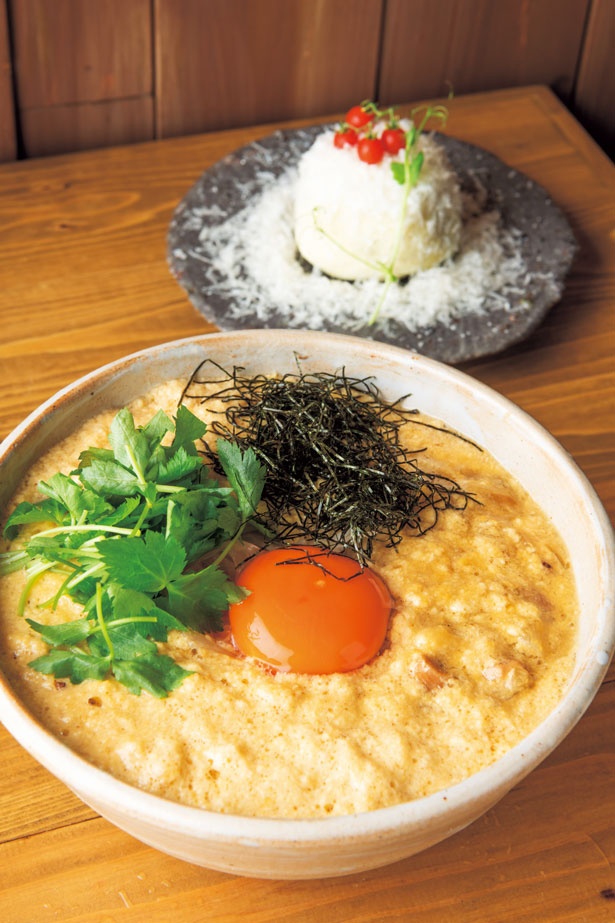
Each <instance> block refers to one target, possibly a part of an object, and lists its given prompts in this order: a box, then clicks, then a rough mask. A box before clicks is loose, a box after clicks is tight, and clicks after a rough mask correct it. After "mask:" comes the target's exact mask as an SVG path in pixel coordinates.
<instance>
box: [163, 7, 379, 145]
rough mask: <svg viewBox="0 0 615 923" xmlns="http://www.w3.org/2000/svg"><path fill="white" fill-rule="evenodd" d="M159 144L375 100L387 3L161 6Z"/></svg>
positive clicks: (329, 111)
mask: <svg viewBox="0 0 615 923" xmlns="http://www.w3.org/2000/svg"><path fill="white" fill-rule="evenodd" d="M155 9H156V83H157V86H156V101H157V132H158V136H159V137H167V136H171V135H179V134H187V133H191V132H198V131H207V130H214V129H222V128H231V127H238V126H241V125H247V124H251V123H255V122H268V121H275V120H280V119H286V118H300V117H304V116H305V117H307V116H312V115H318V114H324V113H332V112H336V111H338V110H339V109H343V108H344V107H345V106H346V105H347V104H348V103H349V102H353V101H355V100H357V101H360V100H361V99H365V98H367V97H370V96H373V95H374V93H375V89H376V75H377V67H378V54H379V40H380V38H379V36H380V25H381V15H382V0H155Z"/></svg>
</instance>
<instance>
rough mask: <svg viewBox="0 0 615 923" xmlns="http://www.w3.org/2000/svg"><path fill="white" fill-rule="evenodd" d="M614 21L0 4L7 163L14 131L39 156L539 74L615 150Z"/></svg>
mask: <svg viewBox="0 0 615 923" xmlns="http://www.w3.org/2000/svg"><path fill="white" fill-rule="evenodd" d="M5 13H6V14H8V15H6V16H3V14H5ZM614 18H615V0H0V159H5V160H6V159H12V158H13V157H15V156H16V155H17V141H16V138H19V139H20V142H21V144H22V147H23V152H22V153H23V154H24V155H25V156H35V155H44V154H52V153H58V152H62V151H70V150H79V149H83V148H87V147H103V146H108V145H111V144H122V143H131V142H134V141H141V140H147V139H149V138H152V137H166V136H171V135H180V134H191V133H195V132H200V131H209V130H215V129H221V128H233V127H239V126H241V125H245V124H251V123H257V122H270V121H276V120H278V119H285V118H299V117H302V116H305V117H308V116H314V115H316V116H318V115H323V116H325V115H327V114H330V113H333V112H338V111H343V110H344V109H345V108H347V106H349V105H351V104H352V103H354V102H357V101H360V100H361V99H365V98H368V97H371V98H378V99H379V100H380V101H381V102H383V103H397V102H402V101H408V100H413V99H433V98H435V97H438V96H443V95H446V93H447V92H448V89H449V86H450V87H452V88H453V90H454V91H455V92H456V93H458V94H461V93H467V92H474V91H481V90H488V89H492V88H500V87H506V86H519V85H523V84H531V83H545V84H547V85H549V86H551V87H552V88H553V89H555V90H556V92H558V93H559V95H560V96H561V98H562V99H563V100H564V101H565V102H566V103H568V104H569V105H570V106H571V109H572V111H573V113H575V114H576V115H578V116H579V117H580V118H581V121H582V122H583V123H584V124H585V125H586V127H587V128H588V129H589V130H590V132H592V133H593V134H594V136H595V137H596V138H597V140H598V141H599V142H601V143H603V144H604V145H605V146H606V147H607V150H609V148H610V151H611V152H613V150H614V149H615V110H614V105H613V99H614V97H615V68H613V65H612V56H613V44H614V42H615V25H614ZM11 54H12V56H13V60H12V61H11ZM11 65H12V67H11ZM11 81H12V85H11ZM14 100H16V104H15V106H14V102H13V101H14Z"/></svg>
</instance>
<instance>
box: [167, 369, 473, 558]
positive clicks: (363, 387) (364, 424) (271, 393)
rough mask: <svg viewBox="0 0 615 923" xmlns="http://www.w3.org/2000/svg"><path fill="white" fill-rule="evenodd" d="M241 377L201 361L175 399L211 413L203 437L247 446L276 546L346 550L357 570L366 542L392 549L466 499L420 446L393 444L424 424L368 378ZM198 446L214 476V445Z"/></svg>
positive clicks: (367, 550) (367, 553) (366, 553)
mask: <svg viewBox="0 0 615 923" xmlns="http://www.w3.org/2000/svg"><path fill="white" fill-rule="evenodd" d="M243 372H244V369H243V368H241V367H235V368H234V369H233V371H232V372H229V371H227V370H226V369H224V368H222V367H221V366H219V365H218V364H217V363H215V362H213V361H212V360H205V361H204V362H202V363H201V364H200V365H199V366H198V368H197V369H196V370H195V372H194V373H193V375H192V377H191V379H190V381H189V383H188V385H187V386H186V388H185V389H184V393H183V395H182V399H183V397H190V398H192V399H196V400H200V401H201V402H202V403H203V404H204V405H206V406H207V410H208V412H210V413H213V414H215V416H214V420H213V422H212V423H211V424H210V427H209V432H210V433H213V434H214V435H215V436H219V437H220V436H221V437H224V438H225V439H228V440H230V441H232V442H235V443H237V445H238V446H239V447H240V448H241V449H243V450H245V449H247V448H248V447H251V448H252V449H253V450H254V452H255V454H256V455H257V457H258V458H259V459H260V461H261V462H262V463H263V464H264V465H265V466H266V469H267V476H266V481H265V487H264V490H263V495H262V503H261V507H260V508H259V518H260V522H261V524H262V525H263V526H264V527H265V528H266V529H267V530H268V531H270V532H272V533H274V534H275V536H276V539H277V540H278V541H282V542H285V543H298V542H301V543H306V542H307V543H313V544H317V545H320V546H322V547H324V548H327V549H329V550H331V551H340V552H347V553H348V552H350V553H352V554H354V555H355V556H356V558H357V560H358V561H359V562H360V563H361V565H365V564H366V563H367V562H368V561H369V559H370V558H371V556H372V552H373V546H374V542H384V543H385V544H386V545H387V546H389V547H393V546H396V545H397V544H398V543H399V542H400V541H401V539H402V537H403V535H404V534H410V535H414V536H418V535H423V534H425V533H426V532H428V531H429V530H430V529H432V528H433V527H434V526H435V525H436V523H437V521H438V517H439V514H440V512H441V511H443V510H446V509H455V510H464V509H465V508H466V507H467V504H468V501H469V500H470V499H474V498H473V497H472V496H471V494H469V493H467V492H466V491H464V490H463V489H462V488H461V487H460V486H459V484H457V482H456V481H454V480H452V479H451V478H448V477H444V476H442V475H439V474H433V473H431V472H429V471H425V470H423V469H422V468H421V467H420V466H419V464H418V461H417V456H420V454H421V453H422V452H423V451H425V449H424V448H419V449H413V450H409V449H408V448H406V447H405V446H404V445H402V443H401V441H400V427H401V426H402V425H404V424H406V423H412V424H417V425H420V426H424V425H427V426H429V424H424V423H423V422H422V421H420V420H417V419H416V414H417V413H418V411H417V410H412V409H408V408H405V407H404V406H403V403H404V400H405V398H399V399H398V400H397V401H396V402H395V403H393V404H390V403H386V402H385V401H384V400H383V399H382V397H381V396H380V392H379V390H378V388H377V387H376V385H375V384H374V382H373V379H371V378H354V377H350V376H348V375H346V373H345V370H343V369H342V370H341V371H339V372H335V373H329V372H317V373H310V374H306V373H303V372H302V371H301V369H300V367H299V370H298V372H297V373H289V374H286V375H283V376H281V377H277V378H272V377H268V376H266V375H255V376H246V375H244V374H243ZM211 375H213V377H210V376H211ZM221 375H222V377H220V376H221ZM211 385H215V386H216V387H215V390H214V391H213V392H212V393H208V392H207V391H206V388H209V386H211ZM214 401H221V402H222V404H223V409H222V410H221V411H219V410H216V409H215V407H214V406H212V404H213V402H214ZM432 428H436V429H437V428H438V427H432ZM460 438H463V437H460ZM466 441H467V440H466ZM203 445H204V448H203V451H204V454H205V455H206V456H207V458H208V459H209V461H210V463H211V465H212V466H213V467H214V468H215V469H218V470H219V464H218V462H217V458H216V454H215V447H214V446H213V445H212V446H209V445H207V444H206V443H205V442H204V444H203Z"/></svg>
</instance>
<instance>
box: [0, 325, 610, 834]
mask: <svg viewBox="0 0 615 923" xmlns="http://www.w3.org/2000/svg"><path fill="white" fill-rule="evenodd" d="M272 335H275V336H276V337H278V338H279V337H280V336H281V337H282V338H285V339H288V340H289V342H294V343H296V344H298V343H299V341H300V348H303V347H305V346H307V345H309V344H310V343H311V344H312V346H313V347H317V345H318V341H319V340H323V339H326V340H327V341H332V342H333V343H335V342H336V341H339V345H340V346H342V345H344V344H345V345H346V347H351V348H354V349H357V350H358V351H359V352H360V353H364V352H367V353H369V352H370V351H372V350H373V351H376V352H377V353H378V354H379V356H381V357H382V356H384V357H386V356H387V355H390V357H391V358H392V359H395V360H397V361H398V362H399V361H400V360H401V359H403V360H404V361H405V362H406V363H407V364H408V365H409V366H410V365H411V364H417V365H419V366H421V367H424V368H425V369H429V370H430V371H431V373H432V374H434V375H436V377H439V378H440V379H441V380H442V381H443V382H446V383H447V384H457V385H461V386H463V387H465V388H466V389H467V388H470V389H471V390H472V391H473V392H474V393H475V394H479V396H480V399H481V400H486V401H488V402H489V403H491V404H492V405H495V406H497V407H498V408H500V409H501V410H502V411H504V412H506V413H507V414H513V415H514V416H515V417H516V418H517V420H518V421H519V422H520V423H521V424H522V425H523V426H524V427H525V429H526V430H527V431H528V432H529V433H530V434H531V436H532V439H533V440H534V441H538V442H539V443H540V444H541V445H542V446H543V448H544V449H545V450H546V451H548V452H549V453H550V454H552V455H554V456H556V457H557V459H558V462H559V464H560V465H562V466H563V467H564V469H565V470H566V473H567V475H568V476H569V477H570V478H572V479H573V480H574V482H575V485H576V488H577V489H578V490H579V491H580V493H581V495H582V496H583V498H584V500H585V503H586V505H587V509H588V510H589V512H590V515H591V516H592V518H593V520H594V531H595V534H596V535H597V536H598V537H599V539H600V550H601V558H602V563H603V572H604V575H605V577H606V578H607V589H606V590H605V594H604V598H603V599H602V605H601V608H600V612H599V613H598V616H597V629H596V631H595V632H594V634H593V635H592V638H591V641H590V643H589V645H588V656H587V658H586V660H585V665H584V668H583V669H582V670H581V671H580V672H579V674H578V675H576V674H575V677H574V681H573V682H572V683H571V685H570V687H569V688H568V689H567V690H566V692H565V694H564V696H563V697H562V698H561V699H560V701H559V703H558V704H557V706H556V707H555V708H554V709H553V710H552V711H551V712H550V713H549V715H548V716H547V717H546V718H545V719H544V720H543V721H542V722H541V723H540V724H539V725H538V726H537V727H536V728H534V729H533V730H532V731H531V732H530V733H529V734H528V735H527V736H526V737H525V738H523V740H521V741H520V742H519V743H518V744H516V745H515V746H514V747H512V748H511V749H510V750H508V751H507V752H506V753H505V754H504V755H503V756H502V757H500V758H499V759H498V760H496V761H495V762H494V763H491V764H490V765H488V766H486V767H485V768H483V769H481V770H479V771H478V772H476V773H474V774H473V775H471V776H469V777H468V778H466V779H463V780H462V781H460V782H458V783H456V784H454V785H451V786H450V787H448V788H445V789H441V790H439V791H437V792H434V793H432V794H430V795H427V796H424V797H422V798H418V799H414V800H412V801H406V802H401V803H399V804H394V805H390V806H388V807H384V808H378V809H375V810H372V811H367V812H362V813H356V814H346V815H335V816H330V817H322V818H277V817H251V816H245V815H239V814H230V813H229V814H226V813H222V812H217V811H211V810H206V809H203V808H198V807H193V806H189V805H184V804H180V803H178V802H174V801H171V800H168V799H165V798H163V797H162V796H159V795H155V794H152V793H150V792H147V791H144V790H142V789H139V788H137V787H136V786H134V785H132V784H130V783H127V782H123V781H121V780H120V779H117V778H116V777H114V776H112V775H111V774H110V773H108V772H107V771H105V770H102V769H99V768H98V767H96V766H95V765H93V764H92V763H90V762H89V761H88V760H86V759H85V758H84V757H82V756H80V755H79V754H78V753H76V752H75V751H73V750H71V749H70V748H69V747H68V746H67V745H66V744H65V743H62V741H60V740H59V739H58V738H56V737H55V736H54V735H53V734H52V733H51V732H50V731H48V730H47V729H46V728H45V727H44V725H43V724H42V723H40V722H39V721H38V720H37V719H36V718H35V717H34V716H33V715H31V714H30V712H29V711H28V710H27V708H26V706H25V705H24V704H22V703H21V701H20V700H19V697H18V695H17V693H16V692H15V691H14V690H13V689H12V687H11V685H10V683H9V681H8V678H7V677H5V676H4V673H3V672H2V671H0V703H1V705H2V708H1V714H2V717H1V719H0V720H1V721H2V723H3V724H4V725H5V727H6V729H7V730H8V731H9V732H10V733H11V734H12V736H13V737H14V738H15V739H16V740H17V741H18V743H20V744H21V745H22V746H23V747H24V749H26V750H27V751H28V752H29V753H30V754H31V755H32V756H33V757H34V758H35V759H37V760H38V761H39V762H41V763H42V764H43V766H45V767H46V768H48V771H50V772H52V773H53V774H54V775H55V776H56V777H57V778H59V779H60V780H61V781H62V782H64V783H65V784H66V785H67V786H68V787H69V788H70V789H72V790H73V791H74V792H75V793H76V794H77V795H78V796H79V797H80V798H81V799H82V800H83V801H85V802H86V803H87V804H89V805H90V806H92V807H94V808H95V809H96V810H98V811H100V812H101V813H103V815H104V813H105V808H104V807H102V806H103V805H104V806H106V807H108V808H109V810H111V811H113V812H114V813H115V812H119V814H120V815H122V816H125V817H131V818H133V819H135V820H139V821H140V822H142V823H145V824H151V825H154V826H164V827H165V828H167V829H173V830H175V831H176V832H179V833H181V834H185V835H189V836H192V837H195V838H202V837H203V835H204V834H206V835H207V836H215V837H217V838H219V839H221V840H228V841H238V840H239V841H241V842H243V843H244V844H245V845H254V846H258V845H261V844H262V843H265V842H266V843H281V844H290V843H298V842H300V843H303V844H309V843H317V842H322V841H323V839H324V840H327V841H341V840H352V839H356V838H361V837H363V836H365V835H370V836H373V835H374V834H376V835H380V836H383V835H385V834H387V833H389V832H392V831H398V832H399V831H400V830H403V829H404V828H406V829H407V828H408V827H410V826H412V827H414V826H417V825H424V824H426V823H427V822H428V821H429V822H433V820H434V819H435V818H438V817H442V816H444V815H445V814H446V813H448V812H449V811H451V810H454V809H455V808H460V807H461V806H462V805H465V806H467V805H468V804H470V803H472V802H475V801H476V802H477V801H479V800H480V801H481V802H483V801H484V797H485V786H486V788H487V790H488V791H490V792H492V793H493V798H492V802H495V801H497V800H498V798H499V797H501V796H502V795H503V794H505V793H506V792H507V791H508V790H509V788H510V786H511V783H512V784H514V782H516V781H519V780H520V779H521V778H523V777H524V776H525V775H527V774H528V773H529V772H530V771H532V770H533V769H534V768H535V767H536V766H537V765H538V764H539V763H540V762H541V761H542V760H543V759H544V758H545V757H546V756H547V755H548V754H549V753H550V752H551V751H552V750H553V749H554V748H555V747H556V746H557V745H558V744H559V742H560V741H561V740H562V739H563V738H564V737H565V736H566V735H567V734H568V733H569V732H570V731H571V730H572V728H573V727H574V725H575V724H576V723H577V721H578V720H579V719H580V718H581V716H582V715H583V714H584V712H585V711H586V710H587V708H588V707H589V705H590V703H591V701H592V700H593V698H594V696H595V694H596V693H597V691H598V688H599V686H600V684H601V682H602V679H603V678H604V675H605V674H606V672H607V670H608V667H609V664H610V661H611V659H612V657H613V652H614V648H615V600H614V594H613V587H614V586H615V537H614V535H613V529H612V527H611V524H610V521H609V519H608V517H607V514H606V511H605V510H604V507H603V506H602V503H601V501H600V499H599V497H598V495H597V493H596V492H595V490H594V488H593V486H592V485H591V483H590V482H589V480H588V479H587V477H586V475H585V474H584V473H583V471H582V470H581V469H580V468H579V466H578V465H577V463H576V462H575V461H574V459H573V458H572V457H571V456H570V455H569V453H568V452H567V451H566V450H565V449H564V448H563V446H562V445H561V444H560V443H559V442H558V441H557V439H555V437H554V436H552V435H551V434H550V433H549V432H548V431H547V430H546V429H545V428H544V427H543V426H542V425H541V424H540V423H538V421H536V420H535V419H534V418H533V417H531V416H530V415H529V414H528V413H527V412H526V411H524V410H523V409H522V408H520V407H519V406H518V405H516V404H515V403H514V402H513V401H511V400H510V399H509V398H507V397H505V396H503V395H502V394H500V393H499V392H497V391H495V390H494V389H493V388H491V387H490V386H488V385H485V384H483V383H482V382H480V381H478V380H477V379H475V378H473V377H472V376H471V375H469V374H468V373H466V372H464V371H461V370H459V369H457V368H454V367H452V366H448V365H446V364H444V363H442V362H440V361H438V360H435V359H431V358H429V357H426V356H422V355H420V354H417V353H413V352H410V351H408V350H405V349H403V348H401V347H396V346H393V345H390V344H385V343H380V342H374V341H369V340H363V339H359V338H357V337H353V336H350V335H346V334H335V333H324V332H321V331H297V330H288V329H282V330H278V329H276V328H271V329H262V328H259V329H254V330H252V329H248V330H243V331H228V332H212V333H206V334H197V335H195V336H190V337H184V338H180V339H176V340H171V341H167V342H164V343H160V344H156V345H154V346H150V347H146V348H143V349H140V350H137V351H135V352H132V353H130V354H128V355H126V356H123V357H120V358H118V359H115V360H113V361H111V362H108V363H106V364H104V365H102V366H100V367H98V368H96V369H94V370H92V371H90V372H88V373H86V374H85V375H82V376H81V377H80V378H78V379H76V380H75V381H73V382H71V383H70V384H68V385H66V386H65V387H63V388H61V389H60V390H58V391H57V392H55V393H54V394H53V395H52V396H51V397H49V398H48V399H47V400H45V401H43V403H41V404H40V405H39V406H38V407H37V408H35V409H34V410H33V411H32V412H31V413H30V414H29V415H28V416H27V417H26V418H25V419H24V420H23V421H22V422H21V423H19V424H18V425H17V426H16V427H15V428H14V429H13V430H12V432H11V433H9V434H8V435H7V437H6V438H5V439H4V440H3V441H2V442H1V443H0V466H1V465H2V462H3V459H4V458H6V457H8V456H9V455H10V454H11V452H12V451H13V449H14V447H15V446H16V445H17V444H19V443H20V442H21V441H22V440H23V439H24V438H25V437H27V434H28V432H29V431H30V430H34V429H36V428H37V427H39V426H40V425H42V423H43V422H44V420H45V418H46V416H47V415H48V414H49V413H51V411H52V410H53V408H54V407H56V406H57V405H58V404H59V403H62V402H63V401H64V400H65V399H69V400H70V399H71V397H72V398H74V399H76V398H77V396H78V394H79V393H80V392H82V391H83V389H86V388H90V387H91V385H92V384H93V383H95V382H97V383H100V382H102V381H105V380H111V379H112V378H114V377H115V376H118V375H121V374H122V371H123V370H125V369H126V368H128V367H129V366H131V365H132V364H133V363H134V362H138V361H139V360H140V359H152V360H153V359H155V357H156V356H157V355H159V354H164V353H170V352H172V351H174V350H180V351H181V350H183V349H186V348H189V347H192V346H200V345H202V344H205V343H207V342H211V341H212V340H217V341H223V340H225V339H226V340H229V341H234V340H237V338H239V339H241V340H244V339H246V340H248V341H249V340H255V341H259V340H261V341H263V342H266V340H267V339H268V338H269V337H271V336H272ZM50 766H53V767H54V768H53V770H51V769H49V767H50Z"/></svg>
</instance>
